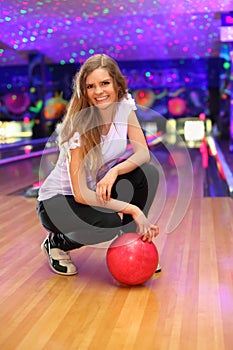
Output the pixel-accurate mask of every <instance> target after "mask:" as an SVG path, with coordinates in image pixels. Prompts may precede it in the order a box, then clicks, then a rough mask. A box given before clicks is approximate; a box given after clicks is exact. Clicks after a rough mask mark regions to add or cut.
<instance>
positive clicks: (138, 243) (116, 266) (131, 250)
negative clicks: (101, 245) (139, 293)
mask: <svg viewBox="0 0 233 350" xmlns="http://www.w3.org/2000/svg"><path fill="white" fill-rule="evenodd" d="M158 260H159V257H158V250H157V248H156V246H155V244H154V243H153V242H148V241H147V240H146V241H143V240H142V236H140V235H138V234H137V233H134V232H132V233H126V234H124V235H122V236H119V237H118V238H116V239H115V240H114V241H113V242H112V243H111V245H110V246H109V248H108V250H107V254H106V262H107V267H108V269H109V272H110V273H111V275H112V276H113V278H114V279H115V280H116V281H118V282H119V283H121V284H123V285H140V284H143V283H145V282H146V281H147V280H149V279H150V278H151V277H152V276H153V274H154V272H155V271H156V268H157V266H158Z"/></svg>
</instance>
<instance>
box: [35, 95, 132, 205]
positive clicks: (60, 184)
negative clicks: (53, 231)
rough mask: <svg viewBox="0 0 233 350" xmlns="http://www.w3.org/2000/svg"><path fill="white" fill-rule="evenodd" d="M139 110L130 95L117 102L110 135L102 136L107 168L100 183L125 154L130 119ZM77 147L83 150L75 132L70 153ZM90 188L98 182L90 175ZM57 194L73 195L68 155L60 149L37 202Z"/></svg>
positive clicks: (68, 145) (71, 140) (68, 147)
mask: <svg viewBox="0 0 233 350" xmlns="http://www.w3.org/2000/svg"><path fill="white" fill-rule="evenodd" d="M136 109H137V108H136V105H135V101H134V100H133V99H132V97H131V95H129V94H128V99H126V98H124V99H122V101H120V102H118V103H117V108H116V115H115V119H114V123H112V124H111V127H110V130H109V132H108V134H107V135H102V137H101V149H102V154H103V161H104V166H103V167H102V168H101V169H102V171H101V174H99V178H98V180H100V178H102V177H103V176H104V175H105V174H106V173H107V172H108V170H109V169H110V168H111V167H113V166H114V165H115V164H116V163H117V161H118V159H119V158H120V157H122V155H123V154H124V152H125V151H126V147H127V130H128V117H129V114H130V112H131V111H132V110H136ZM76 147H80V135H79V133H78V132H75V133H74V135H73V136H72V137H71V139H70V140H69V141H68V142H67V145H66V148H67V149H68V150H69V149H74V148H76ZM87 186H88V187H89V188H90V189H92V190H95V188H96V179H93V178H92V177H91V175H90V174H89V173H87ZM57 194H62V195H73V192H72V186H71V182H70V176H69V162H68V155H67V154H65V150H64V149H63V148H62V149H61V150H60V154H59V157H58V160H57V163H56V165H55V168H54V169H53V170H52V171H51V173H50V174H49V176H48V177H47V178H46V180H45V181H44V183H43V184H42V186H41V187H40V190H39V195H38V200H39V201H43V200H46V199H49V198H51V197H53V196H55V195H57Z"/></svg>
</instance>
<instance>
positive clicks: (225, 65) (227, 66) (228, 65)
mask: <svg viewBox="0 0 233 350" xmlns="http://www.w3.org/2000/svg"><path fill="white" fill-rule="evenodd" d="M230 67H231V65H230V63H229V62H224V63H223V68H224V69H229V68H230Z"/></svg>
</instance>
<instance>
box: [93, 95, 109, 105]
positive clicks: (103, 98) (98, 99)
mask: <svg viewBox="0 0 233 350" xmlns="http://www.w3.org/2000/svg"><path fill="white" fill-rule="evenodd" d="M108 97H109V96H103V97H97V98H96V99H95V100H96V102H97V103H99V102H100V103H101V102H106V100H107V99H108Z"/></svg>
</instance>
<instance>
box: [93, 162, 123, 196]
mask: <svg viewBox="0 0 233 350" xmlns="http://www.w3.org/2000/svg"><path fill="white" fill-rule="evenodd" d="M117 176H118V172H117V169H116V168H115V167H114V168H112V169H110V170H109V171H108V172H107V174H106V175H105V176H104V177H103V178H102V179H101V180H100V181H99V182H98V183H97V185H96V194H97V197H98V199H99V200H100V201H104V202H105V201H109V200H110V198H111V191H112V186H113V184H114V182H115V181H116V178H117Z"/></svg>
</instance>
